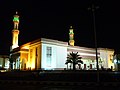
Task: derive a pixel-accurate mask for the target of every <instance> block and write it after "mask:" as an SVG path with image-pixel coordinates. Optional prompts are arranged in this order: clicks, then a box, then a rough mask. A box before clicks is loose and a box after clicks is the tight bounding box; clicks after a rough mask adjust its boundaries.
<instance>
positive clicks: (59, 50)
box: [41, 43, 67, 69]
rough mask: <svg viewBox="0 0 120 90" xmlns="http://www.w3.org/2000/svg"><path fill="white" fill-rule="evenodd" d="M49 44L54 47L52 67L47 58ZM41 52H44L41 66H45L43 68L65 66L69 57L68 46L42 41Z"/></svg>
mask: <svg viewBox="0 0 120 90" xmlns="http://www.w3.org/2000/svg"><path fill="white" fill-rule="evenodd" d="M47 46H49V47H52V63H51V67H48V66H47V59H46V53H47V52H46V49H47ZM41 54H42V57H41V68H43V69H58V68H65V61H66V57H67V47H64V46H58V45H51V44H44V43H42V53H41Z"/></svg>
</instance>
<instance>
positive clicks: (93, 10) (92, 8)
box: [88, 4, 99, 82]
mask: <svg viewBox="0 0 120 90" xmlns="http://www.w3.org/2000/svg"><path fill="white" fill-rule="evenodd" d="M98 8H99V7H95V6H94V4H92V7H91V8H88V10H91V11H92V14H93V25H94V39H95V51H96V64H97V81H98V82H99V66H98V55H97V37H96V26H95V9H98Z"/></svg>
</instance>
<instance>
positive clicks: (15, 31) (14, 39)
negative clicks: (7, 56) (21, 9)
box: [12, 12, 19, 50]
mask: <svg viewBox="0 0 120 90" xmlns="http://www.w3.org/2000/svg"><path fill="white" fill-rule="evenodd" d="M13 23H14V29H13V30H12V35H13V36H12V50H13V49H14V48H17V47H19V46H18V35H19V30H18V26H19V16H18V12H16V14H15V15H14V16H13Z"/></svg>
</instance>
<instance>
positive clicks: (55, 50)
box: [10, 12, 115, 70]
mask: <svg viewBox="0 0 120 90" xmlns="http://www.w3.org/2000/svg"><path fill="white" fill-rule="evenodd" d="M13 23H14V28H13V30H12V46H11V47H10V48H11V50H10V60H12V62H13V67H12V68H13V69H20V70H39V69H44V70H64V69H70V65H69V66H67V65H66V64H65V62H66V60H67V55H68V54H69V53H71V52H78V54H79V55H80V56H81V57H82V59H81V60H82V61H83V64H80V67H78V66H77V65H76V68H77V69H79V68H81V69H84V70H88V69H91V70H96V68H97V67H96V66H97V65H96V51H95V48H88V47H81V46H75V45H74V42H75V41H74V30H73V28H72V26H70V29H69V42H64V41H59V40H53V39H47V38H39V39H36V40H34V41H31V42H28V43H25V44H23V45H21V46H19V45H18V37H19V30H18V29H19V28H18V27H19V15H18V13H17V12H16V15H14V18H13ZM97 55H98V66H99V68H101V67H104V68H111V67H112V68H113V69H115V65H114V61H113V56H114V49H109V48H98V52H97Z"/></svg>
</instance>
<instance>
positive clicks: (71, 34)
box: [69, 26, 75, 46]
mask: <svg viewBox="0 0 120 90" xmlns="http://www.w3.org/2000/svg"><path fill="white" fill-rule="evenodd" d="M74 42H75V41H74V32H73V28H72V26H70V29H69V45H71V46H74Z"/></svg>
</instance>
